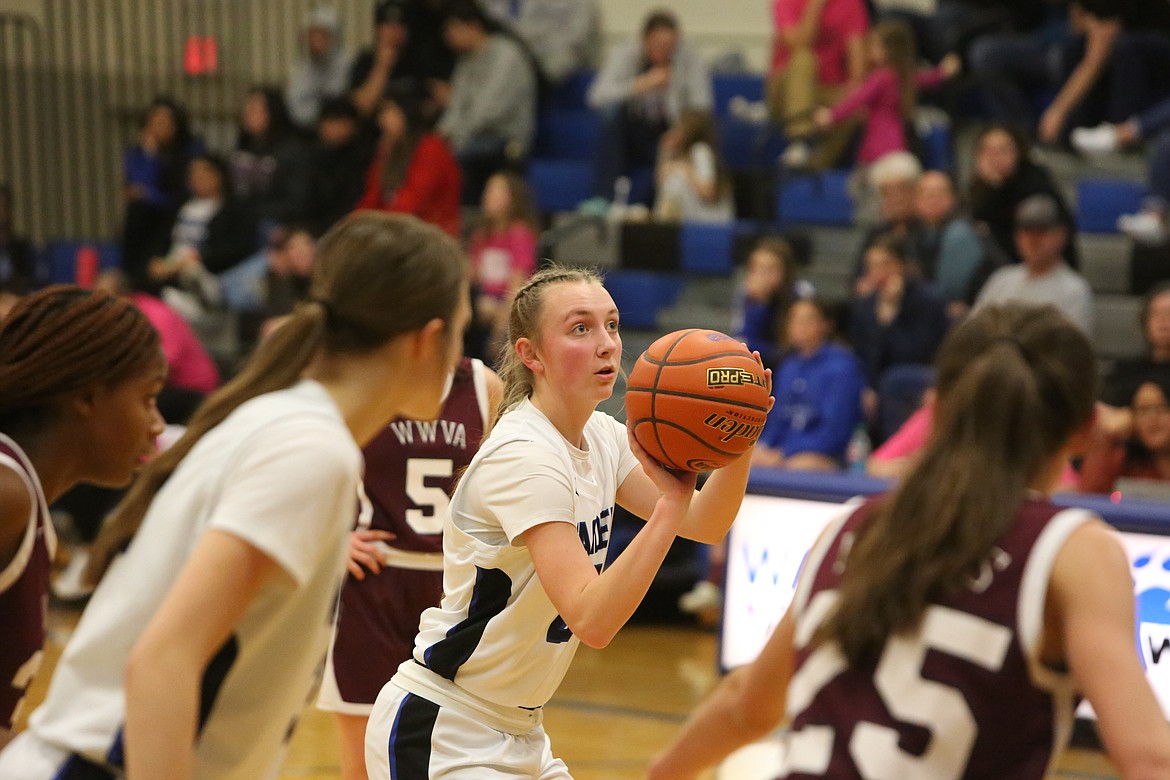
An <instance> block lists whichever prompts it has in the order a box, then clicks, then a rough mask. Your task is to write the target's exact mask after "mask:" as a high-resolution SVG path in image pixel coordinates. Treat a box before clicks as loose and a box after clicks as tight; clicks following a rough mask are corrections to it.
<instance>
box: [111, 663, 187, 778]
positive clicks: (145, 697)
mask: <svg viewBox="0 0 1170 780" xmlns="http://www.w3.org/2000/svg"><path fill="white" fill-rule="evenodd" d="M198 707H199V674H198V670H197V669H196V668H194V667H192V665H191V664H190V663H188V662H186V660H185V656H184V655H183V654H182V653H180V652H173V651H172V652H168V651H167V650H166V649H165V648H159V647H149V646H148V647H143V646H141V643H140V644H139V646H136V647H135V648H134V651H133V652H132V653H131V654H130V660H129V662H128V663H127V665H126V770H127V771H126V776H127V778H128V780H139V778H142V779H143V780H145V779H146V778H150V779H151V780H154V779H155V778H165V779H166V780H187V778H190V777H192V775H193V774H194V755H193V749H192V748H193V745H194V742H195V713H196V710H197V709H198Z"/></svg>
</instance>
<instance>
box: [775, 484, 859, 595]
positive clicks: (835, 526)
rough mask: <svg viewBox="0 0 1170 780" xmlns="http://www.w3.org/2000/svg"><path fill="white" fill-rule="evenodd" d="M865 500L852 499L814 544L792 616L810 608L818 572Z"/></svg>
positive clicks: (805, 561)
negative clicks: (810, 597) (810, 599)
mask: <svg viewBox="0 0 1170 780" xmlns="http://www.w3.org/2000/svg"><path fill="white" fill-rule="evenodd" d="M863 503H864V500H863V499H862V498H860V497H858V498H851V499H849V500H848V501H846V502H845V503H844V504H842V505H841V510H842V511H841V515H840V516H839V517H837V518H836V519H834V520H830V521H829V524H828V525H827V526H825V530H824V531H822V532H821V535H820V536H819V537H818V538H817V541H816V542H814V543H813V546H812V549H811V550H809V551H808V557H807V558H805V560H804V565H803V566H802V567H801V570H800V577H799V578H798V579H797V581H796V592H795V593H794V594H793V595H792V614H793V617H799V616H800V615H801V614H802V613H803V612H804V610H805V607H807V606H808V599H809V596H810V595H811V593H812V588H813V582H814V581H815V580H816V578H817V572H819V571H820V570H821V566H822V565H823V564H824V561H825V556H826V555H828V554H829V548H830V547H832V546H833V541H834V540H835V539H836V538H837V535H838V534H840V533H841V528H842V526H844V525H845V523H846V522H847V521H848V520H849V518H850V517H853V514H854V513H855V512H856V511H857V510H858V509H859V508H860V507H861V505H862V504H863ZM840 554H842V555H845V554H848V550H842V551H841V553H840Z"/></svg>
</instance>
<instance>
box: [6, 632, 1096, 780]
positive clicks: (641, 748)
mask: <svg viewBox="0 0 1170 780" xmlns="http://www.w3.org/2000/svg"><path fill="white" fill-rule="evenodd" d="M77 617H78V613H77V612H76V611H73V610H60V609H54V610H51V613H50V637H49V646H48V647H47V648H46V660H45V664H44V665H43V667H42V669H41V673H40V674H39V675H38V678H37V681H36V682H35V683H34V685H33V688H32V689H31V690H30V694H29V703H30V704H35V703H36V702H38V701H40V699H41V698H43V696H44V689H45V686H46V685H47V683H48V678H49V675H50V674H51V671H52V667H53V665H54V664H55V663H56V661H57V658H58V657H60V653H61V647H62V646H63V643H64V641H65V640H66V639H67V638H68V635H69V632H70V631H71V630H72V628H73V626H74V625H76V622H77ZM715 682H716V637H715V634H714V633H712V632H709V631H705V630H701V629H696V628H685V627H664V626H628V627H627V628H625V629H623V630H622V632H621V633H620V634H619V635H618V636H617V638H616V639H614V641H613V643H612V644H611V645H610V646H609V647H608V648H606V649H605V650H591V649H589V648H587V647H584V646H582V647H581V649H580V650H579V651H578V653H577V657H576V660H575V661H574V662H573V666H572V668H571V670H570V671H569V674H568V677H566V679H565V681H564V683H563V684H562V685H561V688H560V690H559V691H558V693H557V695H556V697H555V698H554V699H553V700H552V702H550V704H549V706H548V707H547V709H546V714H545V727H546V729H547V730H548V733H549V736H550V738H551V739H552V744H553V749H554V751H555V752H556V754H557V755H558V756H560V757H561V758H563V759H564V760H565V762H566V763H567V764H568V765H569V768H570V770H572V772H573V776H574V778H576V780H635V779H636V778H640V777H642V776H643V772H644V770H645V767H646V763H647V761H648V760H649V758H650V757H651V756H652V755H654V753H655V752H656V751H658V750H660V749H661V748H662V746H663V745H665V744H666V743H667V742H668V741H669V739H670V737H671V736H672V735H673V734H674V732H675V731H676V729H677V728H678V727H679V725H680V724H681V723H682V721H683V719H684V718H685V717H686V714H687V713H688V712H689V711H690V710H691V708H692V707H693V706H694V705H695V704H696V703H697V702H698V701H699V700H700V699H701V698H702V696H703V695H704V694H705V693H706V692H707V691H708V690H710V688H711V686H713V685H714V684H715ZM726 774H728V775H730V776H732V777H733V778H734V780H752V778H750V777H748V776H746V775H745V773H744V772H743V771H741V770H737V771H735V772H728V773H726ZM766 776H767V775H765V777H766ZM280 777H281V778H282V780H305V779H306V778H309V779H311V780H327V779H329V780H332V778H337V777H338V759H337V746H336V743H335V739H334V734H333V723H332V720H331V719H330V716H329V715H327V714H326V713H322V712H319V711H317V710H313V709H310V710H308V711H307V712H306V713H305V717H304V719H303V720H302V722H301V726H300V728H299V729H298V731H297V733H296V736H295V737H294V738H293V742H292V746H291V750H290V753H289V757H288V760H287V762H286V763H285V766H284V770H283V772H282V773H281V775H280ZM709 777H710V778H714V777H715V775H714V773H712V774H711V775H709ZM1053 777H1054V778H1060V779H1061V780H1106V779H1107V778H1115V777H1117V774H1116V773H1115V772H1114V771H1113V769H1112V768H1111V767H1110V765H1109V763H1108V762H1107V761H1106V760H1105V759H1104V758H1103V757H1102V756H1100V755H1099V754H1096V753H1092V752H1088V751H1071V752H1070V754H1069V755H1068V756H1066V757H1065V758H1064V760H1063V761H1062V762H1061V766H1060V768H1059V770H1058V771H1057V772H1056V773H1054V775H1053ZM728 780H731V777H729V778H728Z"/></svg>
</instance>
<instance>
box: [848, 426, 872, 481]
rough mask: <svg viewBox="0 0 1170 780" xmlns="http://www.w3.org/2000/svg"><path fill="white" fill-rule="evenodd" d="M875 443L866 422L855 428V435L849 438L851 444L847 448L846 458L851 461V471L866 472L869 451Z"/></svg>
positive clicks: (856, 472)
mask: <svg viewBox="0 0 1170 780" xmlns="http://www.w3.org/2000/svg"><path fill="white" fill-rule="evenodd" d="M872 450H873V444H872V443H871V442H870V440H869V433H867V432H866V430H865V425H864V424H859V425H858V426H857V427H856V428H854V429H853V437H852V438H851V439H849V446H848V447H846V448H845V460H846V461H848V463H849V471H850V472H852V473H854V474H864V473H865V462H866V461H867V460H869V453H870V452H871V451H872Z"/></svg>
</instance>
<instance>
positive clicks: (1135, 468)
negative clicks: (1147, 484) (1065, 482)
mask: <svg viewBox="0 0 1170 780" xmlns="http://www.w3.org/2000/svg"><path fill="white" fill-rule="evenodd" d="M1122 477H1128V478H1138V479H1156V480H1162V481H1170V383H1167V382H1160V383H1159V382H1144V383H1143V384H1141V385H1140V386H1139V387H1138V389H1137V390H1136V391H1135V392H1134V394H1133V396H1132V398H1131V399H1130V402H1129V403H1128V404H1127V405H1126V407H1125V408H1122V409H1109V408H1106V409H1105V410H1100V409H1099V410H1098V414H1097V424H1096V425H1095V426H1094V429H1093V433H1092V435H1091V436H1090V437H1089V443H1088V446H1087V447H1086V449H1085V457H1084V460H1083V461H1082V462H1081V482H1080V488H1081V490H1082V491H1083V492H1085V493H1108V492H1110V491H1112V490H1113V489H1114V488H1115V487H1116V482H1117V480H1118V479H1119V478H1122Z"/></svg>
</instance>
